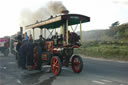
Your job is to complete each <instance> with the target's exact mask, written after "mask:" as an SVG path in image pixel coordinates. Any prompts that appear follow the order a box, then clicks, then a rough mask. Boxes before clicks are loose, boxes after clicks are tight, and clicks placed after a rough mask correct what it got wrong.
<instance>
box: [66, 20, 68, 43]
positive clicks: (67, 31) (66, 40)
mask: <svg viewBox="0 0 128 85" xmlns="http://www.w3.org/2000/svg"><path fill="white" fill-rule="evenodd" d="M66 44H67V45H68V20H66Z"/></svg>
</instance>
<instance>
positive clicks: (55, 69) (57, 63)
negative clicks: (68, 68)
mask: <svg viewBox="0 0 128 85" xmlns="http://www.w3.org/2000/svg"><path fill="white" fill-rule="evenodd" d="M51 70H52V73H53V74H54V75H55V76H57V75H59V74H60V72H61V60H60V58H59V57H57V56H53V57H52V59H51Z"/></svg>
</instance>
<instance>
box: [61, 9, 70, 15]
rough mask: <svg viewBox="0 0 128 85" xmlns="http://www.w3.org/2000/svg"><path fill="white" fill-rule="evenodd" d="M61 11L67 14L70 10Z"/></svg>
mask: <svg viewBox="0 0 128 85" xmlns="http://www.w3.org/2000/svg"><path fill="white" fill-rule="evenodd" d="M61 13H62V14H64V15H66V14H68V13H69V11H68V10H63V11H62V12H61Z"/></svg>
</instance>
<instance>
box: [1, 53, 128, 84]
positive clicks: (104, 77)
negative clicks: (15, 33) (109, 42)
mask: <svg viewBox="0 0 128 85" xmlns="http://www.w3.org/2000/svg"><path fill="white" fill-rule="evenodd" d="M83 62H84V69H83V71H82V72H81V73H80V74H76V73H73V71H72V69H71V67H68V68H66V67H63V70H62V72H61V74H60V75H59V76H53V74H52V73H49V72H47V70H48V68H49V67H44V70H43V71H41V72H39V71H31V72H30V71H26V70H22V69H20V68H18V66H17V64H16V60H15V57H14V55H9V56H8V57H5V56H3V55H2V54H0V85H128V62H117V61H108V60H101V59H91V58H83Z"/></svg>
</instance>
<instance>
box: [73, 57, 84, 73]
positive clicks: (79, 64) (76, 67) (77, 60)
mask: <svg viewBox="0 0 128 85" xmlns="http://www.w3.org/2000/svg"><path fill="white" fill-rule="evenodd" d="M71 63H72V70H73V71H74V72H75V73H80V72H81V71H82V69H83V61H82V58H81V57H80V56H78V55H74V56H73V57H72V62H71Z"/></svg>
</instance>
